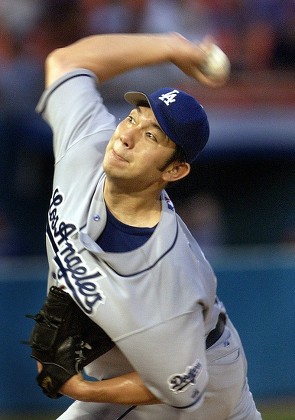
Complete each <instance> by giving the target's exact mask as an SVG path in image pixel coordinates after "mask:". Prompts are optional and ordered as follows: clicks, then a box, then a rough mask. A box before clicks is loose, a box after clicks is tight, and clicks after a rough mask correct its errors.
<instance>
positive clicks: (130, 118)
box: [126, 115, 135, 124]
mask: <svg viewBox="0 0 295 420" xmlns="http://www.w3.org/2000/svg"><path fill="white" fill-rule="evenodd" d="M126 119H127V121H128V122H130V123H131V124H135V119H134V118H133V117H132V115H128V117H127V118H126Z"/></svg>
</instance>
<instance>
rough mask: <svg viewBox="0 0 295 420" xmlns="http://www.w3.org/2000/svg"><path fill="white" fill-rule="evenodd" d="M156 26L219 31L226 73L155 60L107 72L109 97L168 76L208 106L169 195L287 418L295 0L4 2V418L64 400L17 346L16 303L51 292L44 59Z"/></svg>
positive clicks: (22, 333) (262, 380) (0, 92)
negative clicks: (215, 78) (211, 77)
mask: <svg viewBox="0 0 295 420" xmlns="http://www.w3.org/2000/svg"><path fill="white" fill-rule="evenodd" d="M163 31H178V32H180V33H182V34H183V35H185V36H187V37H189V38H190V39H192V40H197V39H201V38H202V37H203V36H204V35H206V34H207V33H210V34H213V35H214V37H215V39H216V41H217V43H218V44H219V45H220V46H221V47H222V48H223V49H224V50H225V52H226V53H227V54H228V55H229V57H230V59H231V62H232V75H231V80H230V82H229V83H228V85H227V86H225V87H223V88H221V89H218V90H210V89H208V88H204V87H202V86H199V85H197V84H195V83H193V82H192V81H191V80H189V79H188V78H186V77H185V76H184V75H183V74H181V73H180V72H179V71H178V70H177V69H175V68H173V67H172V66H169V65H163V66H158V67H153V68H150V69H140V70H136V71H134V72H131V73H128V74H126V75H123V76H120V77H119V78H117V79H115V80H113V81H111V82H109V83H107V84H106V85H104V86H103V94H104V97H105V100H106V102H107V105H108V106H109V107H110V109H111V110H112V111H113V112H114V113H115V115H116V116H117V118H118V119H119V118H121V117H122V116H124V115H125V114H126V112H128V109H129V108H128V106H127V105H126V104H124V102H123V100H122V96H123V93H124V92H125V91H126V90H129V89H134V90H137V89H138V90H146V91H152V90H153V89H155V88H157V87H158V86H159V85H166V86H169V85H170V86H173V87H180V88H183V89H186V90H188V91H190V92H191V93H192V94H194V95H195V96H196V97H197V98H198V99H199V100H200V101H201V102H202V104H203V105H204V106H205V108H206V110H207V112H208V115H209V119H210V121H211V138H210V142H209V145H208V147H207V149H206V151H205V152H204V153H202V155H201V156H200V158H199V160H198V162H197V163H196V164H194V166H193V175H192V176H191V177H190V179H188V180H184V181H182V182H181V183H180V184H179V185H178V186H176V187H174V188H173V189H171V190H169V194H170V195H171V197H172V198H173V200H174V203H175V205H176V207H177V209H178V211H179V212H180V213H181V215H182V216H183V218H184V219H185V221H186V223H187V224H188V225H189V227H190V228H191V229H192V231H193V233H194V235H195V236H196V238H197V240H198V241H199V243H200V245H201V246H202V247H203V249H204V251H205V254H206V255H207V257H208V259H209V260H210V262H211V263H212V265H213V267H214V268H215V270H216V273H217V276H218V279H219V286H218V289H219V290H218V293H219V295H220V296H221V298H222V300H223V301H224V303H225V304H226V306H227V308H228V310H229V312H230V314H231V317H232V318H233V320H234V322H235V323H236V324H237V326H238V328H239V331H240V334H241V336H242V339H243V341H244V344H245V348H246V352H247V354H248V360H249V379H250V382H251V385H252V389H253V392H254V395H255V397H256V399H257V400H258V401H259V404H261V406H262V408H263V410H264V411H263V413H266V414H265V418H275V419H279V418H280V417H279V416H280V414H279V412H282V411H283V410H285V412H284V413H283V414H282V416H283V417H281V418H283V419H284V420H287V419H291V418H292V419H295V405H294V400H293V397H294V395H295V375H294V372H295V366H294V365H295V361H294V348H295V329H294V310H293V308H294V303H295V302H294V300H295V297H294V296H295V294H294V291H295V279H294V277H295V276H294V275H295V262H294V253H295V128H294V115H295V113H294V111H295V83H294V82H295V2H294V0H284V1H283V0H281V1H279V0H259V1H255V0H218V1H217V0H199V1H197V0H195V1H193V0H149V1H147V0H137V1H132V0H124V1H116V0H113V1H110V0H109V1H108V0H1V1H0V105H1V113H0V141H1V154H0V193H1V194H0V323H1V333H2V350H1V354H2V362H3V365H4V366H3V367H2V369H1V386H0V387H1V389H0V412H1V415H2V417H0V418H1V419H9V418H10V417H9V414H16V413H19V412H21V413H22V414H21V416H23V415H24V413H25V414H26V418H28V419H29V418H30V416H31V415H33V414H35V415H36V416H37V417H36V418H40V417H38V416H39V414H40V412H41V413H42V419H43V418H45V417H46V413H47V412H49V413H50V411H51V410H57V411H58V410H60V411H61V410H62V409H63V408H64V407H65V406H66V405H67V404H68V403H69V401H68V400H66V399H62V400H60V401H50V400H47V399H46V398H45V397H43V396H42V395H41V394H40V392H39V390H38V389H37V387H36V386H35V383H34V377H35V370H34V363H33V361H32V360H30V358H29V349H27V348H25V347H24V346H22V345H21V344H20V341H21V340H23V339H26V338H27V337H28V334H29V332H30V328H31V325H30V322H29V321H28V320H26V319H25V318H24V314H25V313H28V312H30V311H34V310H35V311H37V310H38V309H39V306H40V303H41V302H42V300H43V298H44V294H45V292H46V290H45V289H46V285H45V284H46V260H45V246H44V231H45V219H46V210H47V205H48V200H49V196H50V190H51V179H52V170H53V159H52V148H51V132H50V130H49V128H48V127H47V126H46V125H45V124H44V123H43V122H42V120H41V119H40V118H39V117H38V116H37V115H36V114H35V111H34V108H35V106H36V103H37V101H38V98H39V96H40V95H41V93H42V89H43V83H44V80H43V77H44V74H43V73H44V71H43V66H44V59H45V57H46V55H47V54H48V53H49V52H50V51H51V50H52V49H54V48H56V47H61V46H63V45H67V44H69V43H71V42H73V41H75V40H76V39H79V38H81V37H83V36H86V35H90V34H93V33H110V32H118V33H120V32H130V33H132V32H163ZM274 403H275V404H274ZM287 411H288V413H287ZM267 413H268V414H267ZM49 416H50V417H49V418H53V417H52V416H53V414H52V416H51V415H50V414H49ZM266 416H268V417H266ZM271 416H273V417H271Z"/></svg>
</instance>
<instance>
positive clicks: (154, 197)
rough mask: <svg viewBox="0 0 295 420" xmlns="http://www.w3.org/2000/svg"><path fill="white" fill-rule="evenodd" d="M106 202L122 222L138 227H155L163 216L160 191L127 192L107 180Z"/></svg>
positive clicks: (105, 189)
mask: <svg viewBox="0 0 295 420" xmlns="http://www.w3.org/2000/svg"><path fill="white" fill-rule="evenodd" d="M104 199H105V203H106V205H107V207H108V209H109V210H110V212H111V213H112V214H113V215H114V216H115V217H116V218H117V219H118V220H120V221H121V222H122V223H125V224H127V225H130V226H137V227H153V226H155V225H156V224H157V223H158V222H159V220H160V216H161V200H160V191H157V193H156V194H155V193H148V192H145V193H144V194H143V192H142V191H141V192H133V193H130V192H128V193H126V192H124V191H120V190H118V189H117V188H114V187H112V185H111V184H110V183H108V182H107V181H106V183H105V188H104Z"/></svg>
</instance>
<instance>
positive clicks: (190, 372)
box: [168, 360, 203, 392]
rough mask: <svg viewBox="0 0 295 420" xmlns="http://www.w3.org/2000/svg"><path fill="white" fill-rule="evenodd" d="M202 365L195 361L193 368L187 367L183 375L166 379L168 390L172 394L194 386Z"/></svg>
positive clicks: (176, 374) (177, 374)
mask: <svg viewBox="0 0 295 420" xmlns="http://www.w3.org/2000/svg"><path fill="white" fill-rule="evenodd" d="M202 369H203V365H202V363H201V362H200V360H197V361H196V363H195V364H194V365H193V366H188V367H187V368H186V370H185V372H184V373H175V374H174V375H171V376H170V377H169V378H168V385H169V389H170V390H171V391H173V392H184V391H186V390H187V389H188V388H189V387H190V386H192V385H194V384H195V383H196V382H195V381H196V379H197V378H198V376H199V375H200V373H201V372H202Z"/></svg>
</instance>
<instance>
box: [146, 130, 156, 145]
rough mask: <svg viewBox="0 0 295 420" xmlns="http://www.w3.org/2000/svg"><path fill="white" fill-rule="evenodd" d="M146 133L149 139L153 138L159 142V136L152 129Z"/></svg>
mask: <svg viewBox="0 0 295 420" xmlns="http://www.w3.org/2000/svg"><path fill="white" fill-rule="evenodd" d="M145 134H146V136H147V137H148V138H149V139H151V140H153V141H154V142H156V143H158V139H157V137H156V136H155V135H154V134H153V133H151V132H150V131H147V132H146V133H145Z"/></svg>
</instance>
